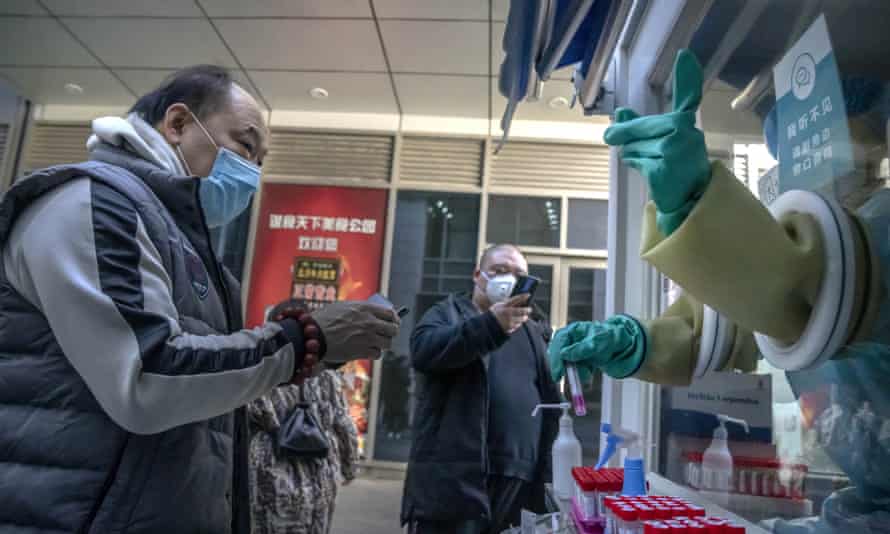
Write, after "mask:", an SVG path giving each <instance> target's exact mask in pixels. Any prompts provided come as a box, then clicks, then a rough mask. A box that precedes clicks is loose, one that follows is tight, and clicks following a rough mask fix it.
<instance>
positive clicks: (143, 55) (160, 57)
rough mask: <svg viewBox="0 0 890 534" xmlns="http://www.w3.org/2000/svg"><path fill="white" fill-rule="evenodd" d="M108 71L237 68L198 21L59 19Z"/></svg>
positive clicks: (214, 37)
mask: <svg viewBox="0 0 890 534" xmlns="http://www.w3.org/2000/svg"><path fill="white" fill-rule="evenodd" d="M62 20H63V22H64V23H65V24H66V25H68V27H69V28H71V30H72V31H73V32H74V33H75V34H76V35H77V36H78V38H80V39H81V40H82V41H83V42H84V43H85V44H86V45H87V46H89V47H90V49H91V50H92V51H93V52H94V53H95V54H96V55H97V56H99V58H100V59H102V61H104V62H105V63H106V64H107V65H109V66H111V67H148V68H173V69H175V68H180V67H185V66H188V65H195V64H198V63H212V64H215V65H222V66H224V67H234V66H236V64H235V60H234V58H233V57H232V55H231V54H230V53H229V52H228V50H226V47H225V45H223V42H222V41H221V40H220V39H219V37H218V36H217V35H216V33H215V32H214V31H213V28H212V27H211V26H210V23H209V22H207V21H206V20H199V19H144V18H142V19H125V18H99V19H82V18H74V19H71V18H66V19H62Z"/></svg>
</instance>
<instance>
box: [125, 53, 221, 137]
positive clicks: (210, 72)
mask: <svg viewBox="0 0 890 534" xmlns="http://www.w3.org/2000/svg"><path fill="white" fill-rule="evenodd" d="M233 84H234V81H233V80H232V75H231V74H230V73H229V71H228V70H226V69H225V68H223V67H218V66H216V65H195V66H193V67H186V68H184V69H182V70H178V71H176V72H174V73H173V74H171V75H170V76H168V77H167V79H165V80H164V82H163V83H161V85H160V87H158V88H157V89H155V90H154V91H151V92H150V93H148V94H146V95H143V96H142V97H141V98H140V99H139V100H137V101H136V103H135V104H133V107H132V108H130V113H136V114H138V115H139V116H140V117H141V118H142V120H144V121H145V122H147V123H149V124H151V125H152V126H154V125H156V124H158V123H159V122H161V120H162V119H163V118H164V115H165V114H166V113H167V108H169V107H170V106H172V105H173V104H176V103H183V104H185V105H186V106H188V107H189V109H190V110H191V111H192V113H194V114H195V115H197V116H198V118H200V119H203V118H204V117H206V116H207V115H209V114H211V113H214V112H216V111H219V110H220V109H222V108H223V107H224V106H226V105H227V104H228V103H229V99H230V98H231V91H232V85H233Z"/></svg>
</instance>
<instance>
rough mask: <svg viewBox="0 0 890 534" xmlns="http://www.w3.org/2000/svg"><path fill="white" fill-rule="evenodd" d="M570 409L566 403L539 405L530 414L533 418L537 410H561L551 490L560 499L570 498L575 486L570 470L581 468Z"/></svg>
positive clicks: (579, 452)
mask: <svg viewBox="0 0 890 534" xmlns="http://www.w3.org/2000/svg"><path fill="white" fill-rule="evenodd" d="M571 407H572V405H571V404H569V403H568V402H563V403H561V404H539V405H537V406H536V407H535V410H534V411H533V412H532V417H535V416H536V415H538V410H539V409H548V410H549V409H554V410H562V417H560V418H559V434H557V436H556V440H555V441H554V442H553V490H554V492H555V493H556V496H557V497H558V498H560V499H570V498H571V497H572V493H573V491H574V486H575V481H574V479H573V478H572V468H574V467H580V466H581V442H580V441H578V438H577V437H575V431H574V429H573V425H572V417H571V416H570V415H569V409H570V408H571Z"/></svg>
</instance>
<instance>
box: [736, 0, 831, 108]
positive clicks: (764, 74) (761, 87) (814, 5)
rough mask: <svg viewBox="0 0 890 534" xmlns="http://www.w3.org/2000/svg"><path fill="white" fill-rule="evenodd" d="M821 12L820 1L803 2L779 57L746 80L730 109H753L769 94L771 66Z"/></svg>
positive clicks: (773, 65)
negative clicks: (745, 84) (748, 80)
mask: <svg viewBox="0 0 890 534" xmlns="http://www.w3.org/2000/svg"><path fill="white" fill-rule="evenodd" d="M821 12H822V2H821V1H820V2H804V3H803V9H802V10H801V12H800V14H799V15H798V16H797V19H795V21H794V27H793V28H792V30H791V32H790V33H789V34H788V40H787V41H786V42H785V46H784V47H782V52H780V55H779V57H777V58H775V59H774V60H773V61H770V62H769V63H767V65H766V66H765V67H764V68H763V69H762V70H761V71H760V73H759V74H758V75H757V76H755V77H754V78H752V79H751V81H750V82H748V85H747V86H745V88H744V89H742V91H741V92H740V93H739V94H738V96H736V97H735V99H733V101H732V104H731V106H732V109H733V110H735V111H748V110H750V109H754V107H755V106H757V104H758V103H760V101H761V100H763V97H765V96H766V95H767V94H769V92H770V90H771V89H772V85H773V68H774V67H775V65H776V63H778V61H779V60H780V59H781V57H782V55H784V54H785V50H787V49H788V48H789V47H790V46H791V45H792V44H794V43H795V42H797V40H798V39H800V36H801V35H803V32H805V31H806V30H807V28H809V27H810V25H811V24H812V23H813V21H814V20H815V19H816V17H817V16H819V13H821Z"/></svg>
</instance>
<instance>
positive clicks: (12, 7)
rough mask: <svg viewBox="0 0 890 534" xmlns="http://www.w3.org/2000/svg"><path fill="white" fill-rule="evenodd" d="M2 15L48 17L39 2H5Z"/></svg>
mask: <svg viewBox="0 0 890 534" xmlns="http://www.w3.org/2000/svg"><path fill="white" fill-rule="evenodd" d="M0 15H46V10H44V9H43V8H42V7H40V4H38V3H37V0H3V1H2V2H0Z"/></svg>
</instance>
